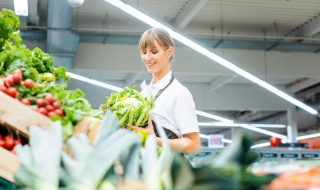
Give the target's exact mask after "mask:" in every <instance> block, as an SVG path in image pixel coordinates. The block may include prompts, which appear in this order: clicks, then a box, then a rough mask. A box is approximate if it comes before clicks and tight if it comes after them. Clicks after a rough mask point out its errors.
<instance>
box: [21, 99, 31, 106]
mask: <svg viewBox="0 0 320 190" xmlns="http://www.w3.org/2000/svg"><path fill="white" fill-rule="evenodd" d="M20 102H21V103H23V104H24V105H27V106H28V105H30V100H29V99H28V98H23V99H22V100H21V101H20Z"/></svg>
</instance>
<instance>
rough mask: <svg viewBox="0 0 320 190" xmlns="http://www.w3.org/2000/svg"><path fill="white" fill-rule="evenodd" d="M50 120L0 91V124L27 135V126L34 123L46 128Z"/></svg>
mask: <svg viewBox="0 0 320 190" xmlns="http://www.w3.org/2000/svg"><path fill="white" fill-rule="evenodd" d="M51 123H52V121H51V120H50V119H49V118H48V117H46V116H44V115H41V114H40V113H37V112H36V111H34V110H33V109H32V108H31V107H28V106H25V105H23V104H22V103H20V102H19V101H17V99H14V98H12V97H10V96H8V95H6V94H5V93H3V92H0V124H1V125H4V126H6V127H11V128H12V129H13V130H19V132H20V133H21V134H23V135H25V136H28V131H29V127H30V126H32V125H36V126H38V127H41V128H48V127H49V126H50V124H51Z"/></svg>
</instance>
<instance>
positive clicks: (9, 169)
mask: <svg viewBox="0 0 320 190" xmlns="http://www.w3.org/2000/svg"><path fill="white" fill-rule="evenodd" d="M18 167H19V159H18V157H17V155H15V154H13V153H11V152H9V151H8V150H6V149H4V148H1V147H0V177H2V178H4V179H6V180H8V181H10V182H13V174H14V172H15V171H16V169H18Z"/></svg>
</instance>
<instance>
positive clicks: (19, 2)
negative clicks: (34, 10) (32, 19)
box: [13, 0, 29, 16]
mask: <svg viewBox="0 0 320 190" xmlns="http://www.w3.org/2000/svg"><path fill="white" fill-rule="evenodd" d="M13 5H14V13H15V14H16V15H18V16H28V15H29V11H28V0H13Z"/></svg>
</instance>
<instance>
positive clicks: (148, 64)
mask: <svg viewBox="0 0 320 190" xmlns="http://www.w3.org/2000/svg"><path fill="white" fill-rule="evenodd" d="M155 64H156V63H147V64H146V65H147V66H152V65H155Z"/></svg>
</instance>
